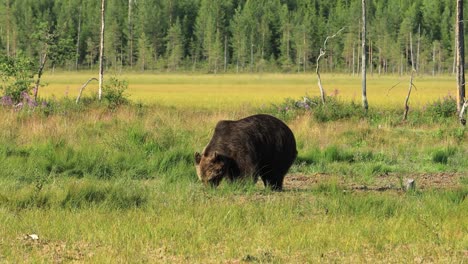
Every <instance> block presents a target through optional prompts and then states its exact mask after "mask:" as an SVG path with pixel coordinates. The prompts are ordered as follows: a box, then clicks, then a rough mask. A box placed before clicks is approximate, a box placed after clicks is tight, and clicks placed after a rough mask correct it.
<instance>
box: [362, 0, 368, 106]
mask: <svg viewBox="0 0 468 264" xmlns="http://www.w3.org/2000/svg"><path fill="white" fill-rule="evenodd" d="M366 86H367V84H366V0H362V107H364V110H365V111H366V112H367V110H368V109H369V103H368V102H367V87H366Z"/></svg>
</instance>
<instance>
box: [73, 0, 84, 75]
mask: <svg viewBox="0 0 468 264" xmlns="http://www.w3.org/2000/svg"><path fill="white" fill-rule="evenodd" d="M82 9H83V4H82V5H80V9H79V11H78V12H79V14H78V30H77V33H76V54H75V71H76V70H78V59H79V57H80V56H79V54H80V35H81V12H82Z"/></svg>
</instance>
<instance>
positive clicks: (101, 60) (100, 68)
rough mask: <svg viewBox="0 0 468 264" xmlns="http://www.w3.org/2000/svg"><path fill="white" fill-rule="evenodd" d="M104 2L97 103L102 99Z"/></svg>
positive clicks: (102, 3) (103, 2) (102, 1)
mask: <svg viewBox="0 0 468 264" xmlns="http://www.w3.org/2000/svg"><path fill="white" fill-rule="evenodd" d="M105 2H106V1H105V0H101V41H100V45H99V95H98V98H99V101H101V99H102V84H103V81H104V63H103V59H104V27H105V21H104V12H105V4H106V3H105Z"/></svg>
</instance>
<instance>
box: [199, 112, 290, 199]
mask: <svg viewBox="0 0 468 264" xmlns="http://www.w3.org/2000/svg"><path fill="white" fill-rule="evenodd" d="M296 156H297V150H296V140H295V139H294V135H293V133H292V131H291V129H289V127H288V126H287V125H286V124H284V123H283V122H282V121H281V120H279V119H278V118H276V117H273V116H270V115H262V114H260V115H253V116H249V117H246V118H244V119H240V120H237V121H230V120H222V121H219V122H218V124H216V128H215V131H214V134H213V137H212V138H211V141H210V142H209V143H208V145H207V146H206V147H205V149H204V150H203V152H202V154H200V153H198V152H196V153H195V167H196V170H197V174H198V177H199V178H200V180H201V181H202V182H203V183H204V184H210V185H212V186H218V185H219V183H220V182H221V180H222V179H223V178H227V179H228V180H230V181H233V180H237V179H249V178H250V179H252V180H253V181H254V182H256V181H257V179H258V177H260V178H261V179H262V181H263V183H264V184H265V187H267V186H269V187H270V188H271V189H273V190H281V189H282V188H283V179H284V176H285V175H286V173H287V172H288V170H289V168H290V167H291V165H292V164H293V162H294V160H295V159H296Z"/></svg>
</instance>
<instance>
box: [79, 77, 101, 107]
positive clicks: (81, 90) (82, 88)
mask: <svg viewBox="0 0 468 264" xmlns="http://www.w3.org/2000/svg"><path fill="white" fill-rule="evenodd" d="M91 81H99V80H98V79H96V78H94V77H93V78H90V79H89V80H88V81H87V82H85V84H83V86H81V88H80V92H79V93H78V97H76V103H79V102H80V99H81V95H82V94H83V90H84V88H86V86H88V84H89V83H90V82H91Z"/></svg>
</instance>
